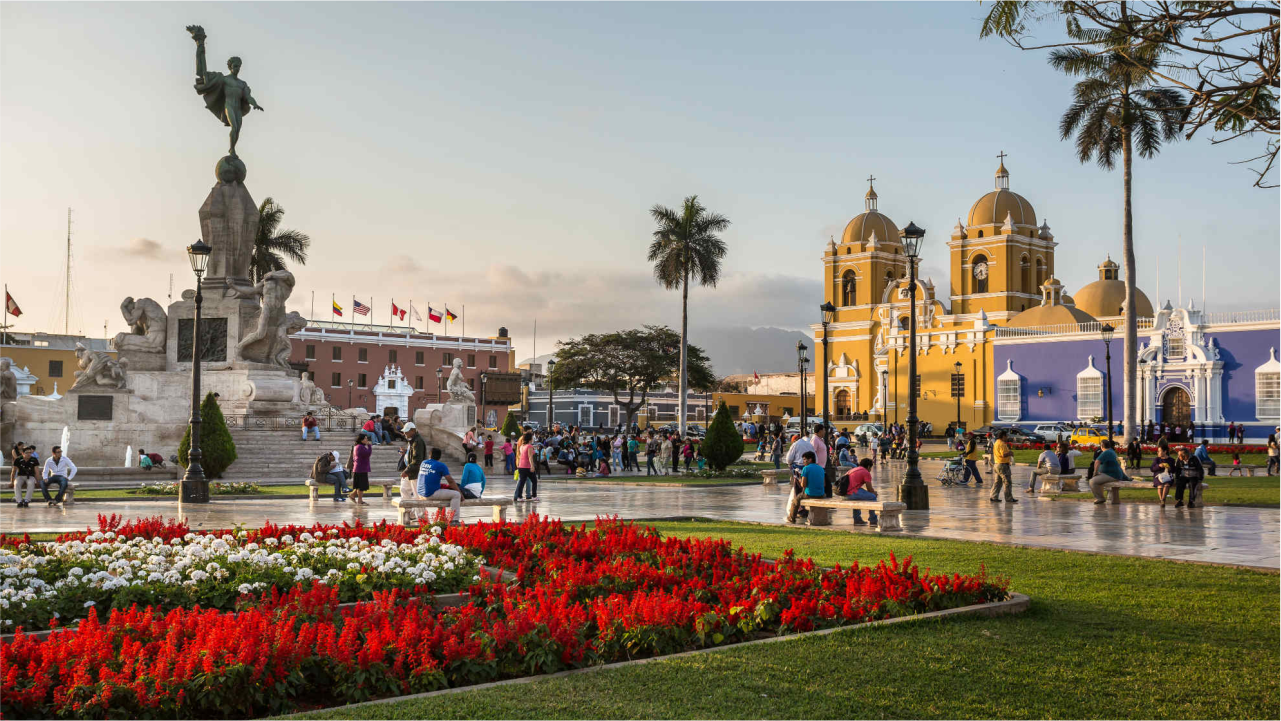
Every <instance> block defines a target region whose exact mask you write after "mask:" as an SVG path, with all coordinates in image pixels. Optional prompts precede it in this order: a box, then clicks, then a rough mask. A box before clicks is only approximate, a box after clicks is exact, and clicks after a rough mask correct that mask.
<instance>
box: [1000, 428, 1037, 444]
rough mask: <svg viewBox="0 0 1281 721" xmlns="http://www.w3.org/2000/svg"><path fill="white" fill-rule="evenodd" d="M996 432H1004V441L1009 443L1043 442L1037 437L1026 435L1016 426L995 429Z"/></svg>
mask: <svg viewBox="0 0 1281 721" xmlns="http://www.w3.org/2000/svg"><path fill="white" fill-rule="evenodd" d="M996 430H997V431H1005V440H1007V441H1009V442H1010V443H1044V442H1045V441H1044V440H1043V439H1042V438H1041V437H1040V436H1038V435H1034V434H1031V433H1028V432H1027V431H1025V430H1023V429H1022V428H1019V427H1018V426H1009V427H1006V428H1001V427H997V429H996Z"/></svg>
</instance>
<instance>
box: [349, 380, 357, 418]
mask: <svg viewBox="0 0 1281 721" xmlns="http://www.w3.org/2000/svg"><path fill="white" fill-rule="evenodd" d="M355 387H356V381H355V379H352V378H348V379H347V410H351V389H352V388H355Z"/></svg>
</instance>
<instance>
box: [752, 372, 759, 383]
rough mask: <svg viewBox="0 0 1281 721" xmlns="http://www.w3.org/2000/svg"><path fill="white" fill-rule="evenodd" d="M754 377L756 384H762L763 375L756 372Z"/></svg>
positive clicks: (753, 373) (753, 374)
mask: <svg viewBox="0 0 1281 721" xmlns="http://www.w3.org/2000/svg"><path fill="white" fill-rule="evenodd" d="M752 377H753V378H754V379H755V380H756V382H757V383H760V382H761V374H760V373H757V372H756V371H752Z"/></svg>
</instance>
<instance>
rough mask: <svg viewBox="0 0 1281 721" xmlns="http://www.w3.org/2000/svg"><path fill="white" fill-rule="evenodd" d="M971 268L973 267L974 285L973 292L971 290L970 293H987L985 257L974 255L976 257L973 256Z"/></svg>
mask: <svg viewBox="0 0 1281 721" xmlns="http://www.w3.org/2000/svg"><path fill="white" fill-rule="evenodd" d="M973 266H974V271H973V273H974V284H973V288H974V290H973V291H972V292H974V293H986V292H987V270H988V268H987V256H985V255H976V256H974V262H973Z"/></svg>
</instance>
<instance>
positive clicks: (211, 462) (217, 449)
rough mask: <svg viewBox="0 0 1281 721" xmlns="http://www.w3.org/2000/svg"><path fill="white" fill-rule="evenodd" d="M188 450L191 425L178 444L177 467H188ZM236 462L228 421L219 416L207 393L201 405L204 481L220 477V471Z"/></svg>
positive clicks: (234, 447) (212, 398)
mask: <svg viewBox="0 0 1281 721" xmlns="http://www.w3.org/2000/svg"><path fill="white" fill-rule="evenodd" d="M190 450H191V426H187V432H186V433H184V434H182V442H181V443H179V444H178V465H180V466H182V467H183V468H186V467H187V464H188V461H189V458H188V455H187V454H188V452H189V451H190ZM235 460H236V442H235V441H234V440H232V438H231V431H229V430H227V419H226V418H223V417H222V409H221V408H219V407H218V401H217V400H215V399H214V394H213V393H209V394H207V395H205V400H204V401H203V402H201V404H200V467H201V468H203V469H205V478H222V472H223V471H225V470H227V468H228V467H230V466H231V464H232V463H233V462H235Z"/></svg>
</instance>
